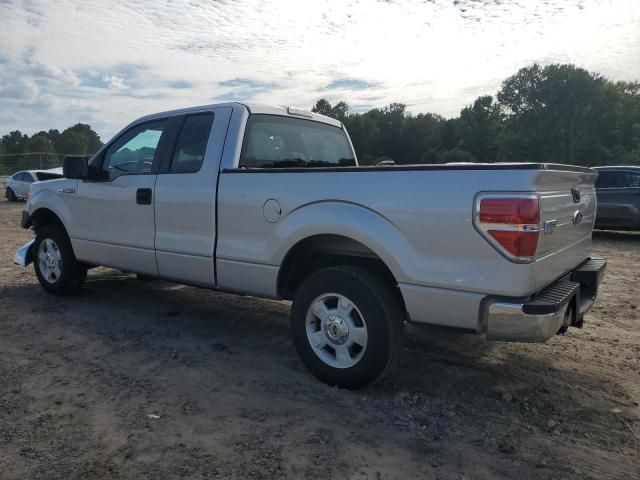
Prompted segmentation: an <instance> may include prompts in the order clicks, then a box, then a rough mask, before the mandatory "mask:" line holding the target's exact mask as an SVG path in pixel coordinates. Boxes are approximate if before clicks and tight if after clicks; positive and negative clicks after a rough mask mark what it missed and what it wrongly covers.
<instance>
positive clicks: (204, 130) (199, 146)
mask: <svg viewBox="0 0 640 480" xmlns="http://www.w3.org/2000/svg"><path fill="white" fill-rule="evenodd" d="M212 123H213V113H211V112H209V113H202V114H197V115H189V116H187V117H186V118H185V120H184V122H183V124H182V128H181V129H180V134H179V135H178V139H177V141H176V145H175V148H174V150H173V155H172V157H171V168H170V172H171V173H195V172H197V171H199V170H200V168H201V167H202V161H203V159H204V154H205V151H206V149H207V142H208V140H209V132H210V131H211V125H212Z"/></svg>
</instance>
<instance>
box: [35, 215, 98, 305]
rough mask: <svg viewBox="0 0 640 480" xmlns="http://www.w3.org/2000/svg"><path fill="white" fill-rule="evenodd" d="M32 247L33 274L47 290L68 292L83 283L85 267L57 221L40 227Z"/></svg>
mask: <svg viewBox="0 0 640 480" xmlns="http://www.w3.org/2000/svg"><path fill="white" fill-rule="evenodd" d="M31 248H33V251H32V254H33V259H34V261H33V265H34V268H35V271H36V276H37V277H38V281H39V282H40V285H42V287H43V288H44V289H45V290H46V291H47V292H49V293H55V294H58V295H67V294H71V293H75V292H76V291H78V290H79V289H80V287H82V284H83V282H84V281H85V279H86V278H87V269H86V268H85V267H84V266H83V265H81V264H80V263H79V262H78V261H77V260H76V256H75V255H74V253H73V249H72V247H71V242H70V241H69V237H68V236H67V233H66V232H65V231H64V229H62V228H61V227H60V226H57V225H45V226H43V227H41V228H39V229H38V230H37V231H36V240H35V242H34V244H33V246H32V247H31Z"/></svg>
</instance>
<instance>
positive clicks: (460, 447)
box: [0, 202, 640, 480]
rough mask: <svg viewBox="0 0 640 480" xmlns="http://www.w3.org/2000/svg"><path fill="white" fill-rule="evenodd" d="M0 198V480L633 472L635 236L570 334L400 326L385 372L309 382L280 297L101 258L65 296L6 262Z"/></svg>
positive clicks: (638, 415) (613, 250) (12, 237)
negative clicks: (513, 339) (368, 380)
mask: <svg viewBox="0 0 640 480" xmlns="http://www.w3.org/2000/svg"><path fill="white" fill-rule="evenodd" d="M22 206H23V205H22V204H8V203H7V202H0V232H1V236H0V239H1V242H0V445H2V448H0V478H2V479H26V478H47V479H54V478H59V479H74V478H82V479H85V478H114V479H116V478H132V479H144V478H153V479H162V478H177V477H187V478H224V479H245V478H249V479H250V478H306V479H314V478H317V479H328V478H341V479H343V478H354V479H380V478H381V479H391V478H402V479H408V478H428V479H431V478H433V479H499V478H519V479H526V478H544V479H574V478H575V479H581V480H582V479H601V478H620V479H625V480H628V479H632V478H640V407H639V406H638V402H639V401H640V375H639V373H640V327H639V321H640V282H639V280H640V234H637V233H614V232H601V233H596V234H595V238H594V251H595V253H596V254H599V255H602V256H605V257H607V258H608V260H609V268H608V272H607V277H606V281H605V283H604V285H603V287H602V289H601V297H600V300H599V302H598V304H597V305H596V307H595V308H594V309H593V310H592V312H591V313H590V314H589V315H588V316H587V319H586V322H585V327H584V328H583V329H582V330H577V329H571V330H570V331H569V332H568V333H567V334H566V335H564V336H558V337H556V338H554V339H552V340H551V341H549V342H548V343H547V344H543V345H526V344H490V343H487V342H485V341H484V340H482V339H481V338H478V337H476V336H474V335H470V334H456V333H452V332H448V331H441V330H438V329H434V328H427V327H424V326H408V327H407V332H406V333H407V335H406V345H405V349H404V351H403V352H402V357H401V361H400V366H399V369H398V371H397V372H396V373H395V374H394V375H393V376H391V377H390V378H389V379H387V380H385V381H383V382H382V383H379V384H377V385H375V386H373V387H371V388H369V389H367V390H364V391H358V392H349V391H342V390H339V389H336V388H330V387H327V386H325V385H323V384H320V383H319V382H318V381H316V379H315V378H314V377H312V376H311V375H310V374H309V373H307V371H306V370H305V368H304V367H303V365H302V364H301V362H300V360H298V358H297V356H296V353H295V351H294V348H293V345H292V343H291V340H290V338H289V336H288V315H289V305H288V304H287V303H285V302H274V301H265V300H258V299H255V298H251V297H236V296H231V295H225V294H221V293H215V292H209V291H206V290H201V289H196V288H191V287H184V286H180V285H175V284H171V283H165V282H160V281H154V282H142V281H139V280H136V279H135V277H134V276H133V275H123V274H122V273H120V272H117V271H113V270H109V269H97V270H94V271H92V272H90V275H89V281H88V282H87V284H86V288H85V289H84V290H83V291H82V293H80V294H79V295H77V296H74V297H65V298H62V297H55V296H51V295H48V294H46V293H45V292H44V291H43V290H42V289H41V288H40V287H39V285H38V284H37V280H36V278H35V275H34V273H33V269H32V268H28V269H26V270H23V269H21V268H19V267H16V266H13V265H12V264H11V259H12V257H13V253H14V251H15V249H16V248H17V247H18V246H19V245H21V244H22V243H24V242H25V241H27V240H29V239H30V238H31V232H29V231H25V230H22V229H20V227H19V218H20V211H21V209H22Z"/></svg>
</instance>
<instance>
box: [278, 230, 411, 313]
mask: <svg viewBox="0 0 640 480" xmlns="http://www.w3.org/2000/svg"><path fill="white" fill-rule="evenodd" d="M340 265H350V266H354V267H360V268H364V269H366V270H368V271H370V272H372V273H374V274H376V275H377V276H378V277H380V278H381V279H382V280H383V282H384V283H385V284H387V285H388V286H389V287H391V288H392V290H393V292H394V294H395V295H396V296H397V298H398V301H399V303H400V305H401V307H402V308H403V310H405V305H404V299H403V298H402V293H401V292H400V289H399V288H397V286H398V279H397V278H396V275H395V274H394V273H393V271H392V270H391V269H390V268H389V266H388V265H387V264H386V263H385V262H384V260H383V259H382V258H381V257H380V256H379V255H378V254H376V252H375V251H374V250H373V249H371V248H370V247H369V246H367V245H365V244H364V243H362V242H361V241H358V240H355V239H353V238H350V237H348V236H345V235H339V234H326V233H323V234H315V235H310V236H308V237H305V238H303V239H302V240H299V241H298V242H296V243H295V244H294V245H293V246H292V247H291V248H290V249H289V251H288V252H287V254H286V255H285V257H284V260H283V261H282V263H281V265H280V269H279V271H278V279H277V292H278V296H279V297H281V298H285V299H292V298H293V297H294V295H295V293H296V290H297V288H298V287H299V286H300V284H301V283H302V282H303V281H304V279H306V278H307V277H309V276H310V275H311V274H313V273H315V272H317V271H319V270H321V269H323V268H328V267H335V266H340Z"/></svg>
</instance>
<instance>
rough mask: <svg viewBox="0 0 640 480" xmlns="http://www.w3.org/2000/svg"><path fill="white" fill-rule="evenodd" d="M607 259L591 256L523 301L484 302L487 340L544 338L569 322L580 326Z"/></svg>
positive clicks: (557, 331)
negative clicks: (486, 305)
mask: <svg viewBox="0 0 640 480" xmlns="http://www.w3.org/2000/svg"><path fill="white" fill-rule="evenodd" d="M606 266H607V262H606V261H605V260H602V259H598V258H591V259H589V260H587V261H586V262H584V263H583V264H582V265H580V266H579V267H578V268H576V269H575V270H574V271H572V272H570V273H569V274H567V275H566V276H565V277H563V278H562V279H560V280H558V281H557V282H555V283H553V284H551V285H550V286H548V287H547V288H545V289H544V290H543V291H542V292H540V293H538V294H537V295H534V296H533V297H532V298H531V299H529V300H527V301H514V302H510V301H508V300H507V301H505V300H504V299H499V300H494V301H491V302H490V303H489V304H488V307H487V310H486V311H487V317H486V333H487V340H497V341H505V342H545V341H547V340H548V339H550V338H551V337H553V336H554V335H556V334H557V333H560V332H561V331H562V332H564V330H565V329H566V328H567V327H570V326H576V327H581V326H582V321H583V317H584V315H585V314H586V313H587V312H588V311H589V310H590V309H591V307H592V306H593V304H594V303H595V301H596V297H597V295H598V287H599V285H600V283H601V282H602V279H603V278H604V271H605V269H606Z"/></svg>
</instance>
